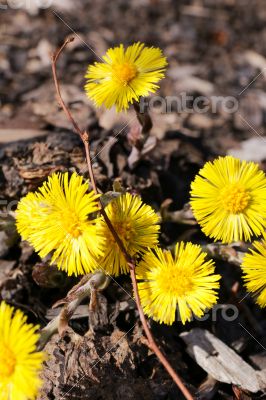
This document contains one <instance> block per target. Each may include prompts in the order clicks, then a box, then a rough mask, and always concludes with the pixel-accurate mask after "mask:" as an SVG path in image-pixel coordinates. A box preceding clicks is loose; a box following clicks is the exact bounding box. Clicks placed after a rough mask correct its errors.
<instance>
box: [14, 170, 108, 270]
mask: <svg viewBox="0 0 266 400" xmlns="http://www.w3.org/2000/svg"><path fill="white" fill-rule="evenodd" d="M87 188H88V186H87V184H86V183H84V182H83V180H82V177H81V176H79V175H77V174H76V173H74V174H72V175H71V177H70V179H69V176H68V173H67V172H66V173H64V174H61V173H57V174H53V175H52V176H51V177H49V178H48V181H47V182H45V183H44V184H43V186H42V187H40V188H39V190H38V191H37V192H35V193H29V194H28V195H27V196H25V197H24V198H23V199H22V200H21V201H20V202H19V204H18V208H17V211H16V219H17V229H18V232H19V233H20V234H21V235H22V238H23V239H27V240H28V241H29V242H30V243H31V244H32V246H33V247H34V248H35V250H36V251H38V252H39V255H40V257H45V256H47V255H48V254H49V253H50V252H53V255H52V259H51V264H54V263H56V264H57V267H58V268H59V269H62V270H65V271H66V272H67V273H68V275H72V274H75V275H78V274H84V273H89V272H91V271H92V270H94V269H95V268H96V266H97V263H96V261H95V259H96V257H99V256H101V255H102V254H103V252H102V247H103V242H104V239H103V238H102V237H101V236H100V235H98V234H97V224H96V223H97V218H94V219H93V215H92V214H94V213H95V212H97V211H98V210H99V206H98V203H97V198H98V196H97V195H95V194H94V192H93V191H91V192H89V193H87Z"/></svg>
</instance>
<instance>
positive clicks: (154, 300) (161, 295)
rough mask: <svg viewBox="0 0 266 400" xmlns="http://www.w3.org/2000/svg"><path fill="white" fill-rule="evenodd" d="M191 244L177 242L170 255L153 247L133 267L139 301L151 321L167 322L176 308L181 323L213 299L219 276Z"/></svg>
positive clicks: (198, 249)
mask: <svg viewBox="0 0 266 400" xmlns="http://www.w3.org/2000/svg"><path fill="white" fill-rule="evenodd" d="M206 255H207V254H206V253H203V252H202V251H201V248H200V246H198V245H194V244H192V243H183V242H181V243H177V245H176V247H175V254H174V256H173V255H172V253H171V252H170V251H169V250H167V251H163V250H162V249H160V248H158V247H157V248H156V249H155V250H154V251H152V250H149V251H148V252H147V253H145V255H144V257H143V259H142V261H141V262H140V264H139V265H138V266H137V268H136V275H137V279H138V280H139V281H141V282H138V288H139V295H140V301H141V304H142V307H143V310H144V312H145V313H146V314H147V315H148V316H149V317H152V318H153V319H154V320H155V321H158V322H160V323H165V324H168V325H171V324H172V323H173V322H174V321H175V318H176V308H177V306H178V311H179V314H180V318H181V321H182V323H183V324H184V323H185V322H186V321H189V320H191V318H192V315H193V314H194V315H196V316H197V317H201V316H202V315H203V314H204V311H205V309H207V308H211V307H212V306H213V305H214V304H215V303H216V301H217V293H216V290H215V289H218V288H219V282H218V281H219V279H220V275H214V263H213V261H212V260H210V261H206Z"/></svg>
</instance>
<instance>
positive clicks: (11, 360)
mask: <svg viewBox="0 0 266 400" xmlns="http://www.w3.org/2000/svg"><path fill="white" fill-rule="evenodd" d="M26 319H27V318H26V317H25V316H24V314H23V313H22V312H21V311H19V310H17V311H15V312H14V308H13V307H10V306H8V305H7V304H6V303H4V302H2V303H0V399H1V400H32V399H34V398H35V396H36V395H37V392H38V390H39V388H40V386H41V380H40V378H39V376H38V375H39V372H40V369H41V365H42V362H43V360H44V354H43V353H41V352H37V351H36V344H37V341H38V340H39V335H38V333H36V330H37V329H38V327H37V326H33V325H32V324H27V323H26Z"/></svg>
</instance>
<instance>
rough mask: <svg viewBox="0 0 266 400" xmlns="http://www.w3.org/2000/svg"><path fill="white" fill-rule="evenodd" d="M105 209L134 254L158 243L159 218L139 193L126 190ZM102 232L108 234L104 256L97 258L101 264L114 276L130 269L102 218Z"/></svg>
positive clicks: (119, 234)
mask: <svg viewBox="0 0 266 400" xmlns="http://www.w3.org/2000/svg"><path fill="white" fill-rule="evenodd" d="M105 210H106V214H107V216H108V218H109V219H110V221H111V223H112V225H113V227H114V229H115V230H116V232H117V234H118V236H119V237H120V239H121V240H122V242H123V244H124V246H125V248H126V250H127V252H128V253H129V255H130V256H131V257H133V256H135V255H136V254H137V253H141V252H143V251H145V249H146V248H147V247H154V246H155V245H156V244H157V243H158V232H159V225H158V222H159V218H158V216H157V215H156V214H155V212H154V211H153V209H152V208H151V207H150V206H148V205H146V204H144V203H143V202H142V201H141V199H140V197H139V196H133V195H131V194H129V193H126V194H123V195H121V196H119V197H118V198H117V199H115V200H113V201H112V202H111V203H109V204H108V206H107V207H106V208H105ZM99 232H100V234H101V235H102V236H104V237H105V238H106V249H105V252H104V256H103V257H102V258H101V259H100V260H99V261H98V263H99V265H100V267H102V268H103V269H104V270H105V271H106V272H107V273H109V274H111V275H115V276H117V275H119V274H120V273H126V272H128V271H129V268H128V265H127V262H126V260H125V257H124V255H123V254H122V253H121V251H120V249H119V247H118V245H117V243H116V242H115V240H114V238H113V235H112V234H111V232H110V230H109V228H108V226H107V225H106V223H105V221H104V219H103V218H101V220H100V223H99Z"/></svg>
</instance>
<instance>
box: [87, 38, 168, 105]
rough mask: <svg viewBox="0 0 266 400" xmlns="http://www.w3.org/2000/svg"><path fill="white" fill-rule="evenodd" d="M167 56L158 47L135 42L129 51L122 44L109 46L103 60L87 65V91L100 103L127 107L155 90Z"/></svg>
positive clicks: (97, 103)
mask: <svg viewBox="0 0 266 400" xmlns="http://www.w3.org/2000/svg"><path fill="white" fill-rule="evenodd" d="M166 65H167V61H166V58H165V57H164V56H163V54H162V51H161V50H160V49H159V48H154V47H145V46H144V44H142V43H139V42H138V43H135V44H133V45H132V46H129V47H128V48H127V49H126V50H125V49H124V46H123V45H122V44H121V45H120V46H119V47H115V48H112V49H109V50H108V51H107V53H106V55H105V56H103V62H96V63H94V65H90V66H89V67H88V71H87V74H86V76H85V77H86V78H87V84H86V86H85V90H86V92H87V95H88V97H89V98H91V99H92V100H94V102H95V104H96V105H97V106H100V105H102V104H103V105H104V106H105V107H106V108H111V107H112V106H113V105H115V106H116V110H117V111H118V112H119V111H121V110H123V109H127V108H128V107H129V104H130V103H133V101H134V100H136V101H138V100H139V98H140V96H147V95H148V94H149V93H150V92H152V93H153V92H155V91H156V90H157V88H158V85H157V83H158V82H159V81H160V80H161V79H162V78H163V77H164V71H165V67H166Z"/></svg>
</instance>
